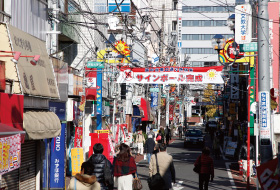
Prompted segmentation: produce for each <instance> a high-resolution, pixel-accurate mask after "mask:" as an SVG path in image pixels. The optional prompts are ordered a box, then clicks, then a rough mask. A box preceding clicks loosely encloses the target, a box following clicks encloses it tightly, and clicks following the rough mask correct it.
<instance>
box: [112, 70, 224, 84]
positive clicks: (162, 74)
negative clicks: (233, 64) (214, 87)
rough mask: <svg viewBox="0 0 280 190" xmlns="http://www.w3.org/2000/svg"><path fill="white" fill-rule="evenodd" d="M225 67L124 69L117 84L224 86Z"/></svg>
mask: <svg viewBox="0 0 280 190" xmlns="http://www.w3.org/2000/svg"><path fill="white" fill-rule="evenodd" d="M222 70H223V66H214V67H150V68H129V67H122V68H121V69H120V76H119V77H118V80H117V83H138V84H139V83H141V84H144V83H146V84H205V83H212V84H223V83H224V81H223V78H222V76H221V72H222Z"/></svg>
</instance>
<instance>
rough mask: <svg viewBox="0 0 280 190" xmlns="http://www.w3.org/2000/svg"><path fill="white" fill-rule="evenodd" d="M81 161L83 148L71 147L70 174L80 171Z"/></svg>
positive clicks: (82, 159)
mask: <svg viewBox="0 0 280 190" xmlns="http://www.w3.org/2000/svg"><path fill="white" fill-rule="evenodd" d="M83 162H84V151H83V148H72V149H71V165H72V176H74V175H76V174H77V173H80V172H81V166H82V163H83Z"/></svg>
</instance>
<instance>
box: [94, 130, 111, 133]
mask: <svg viewBox="0 0 280 190" xmlns="http://www.w3.org/2000/svg"><path fill="white" fill-rule="evenodd" d="M94 133H109V130H94Z"/></svg>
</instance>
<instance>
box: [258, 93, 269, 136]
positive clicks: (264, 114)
mask: <svg viewBox="0 0 280 190" xmlns="http://www.w3.org/2000/svg"><path fill="white" fill-rule="evenodd" d="M269 96H270V95H269V93H268V92H259V97H260V100H259V101H260V109H259V112H260V113H259V116H260V138H261V139H267V138H268V139H269V138H270V118H269V117H268V112H269V111H270V101H269Z"/></svg>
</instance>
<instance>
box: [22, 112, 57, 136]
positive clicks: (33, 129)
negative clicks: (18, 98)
mask: <svg viewBox="0 0 280 190" xmlns="http://www.w3.org/2000/svg"><path fill="white" fill-rule="evenodd" d="M23 128H24V130H25V131H26V132H27V135H28V137H29V138H30V139H48V138H53V137H57V136H58V135H60V133H61V124H60V120H59V118H58V117H57V115H56V114H55V113H53V112H35V111H29V112H25V113H23Z"/></svg>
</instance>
